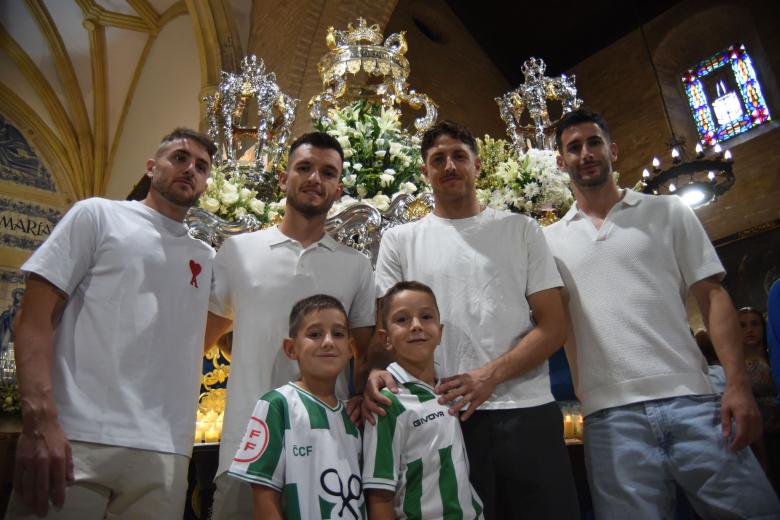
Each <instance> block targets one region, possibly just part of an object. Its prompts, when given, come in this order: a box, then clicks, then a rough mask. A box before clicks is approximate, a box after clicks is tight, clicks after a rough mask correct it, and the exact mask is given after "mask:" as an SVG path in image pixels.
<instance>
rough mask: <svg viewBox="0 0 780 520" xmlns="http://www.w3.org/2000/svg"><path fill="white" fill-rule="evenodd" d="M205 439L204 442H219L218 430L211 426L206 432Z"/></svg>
mask: <svg viewBox="0 0 780 520" xmlns="http://www.w3.org/2000/svg"><path fill="white" fill-rule="evenodd" d="M205 439H206V442H219V430H217V428H216V427H214V426H212V427H211V428H209V429H208V430H207V431H206V434H205Z"/></svg>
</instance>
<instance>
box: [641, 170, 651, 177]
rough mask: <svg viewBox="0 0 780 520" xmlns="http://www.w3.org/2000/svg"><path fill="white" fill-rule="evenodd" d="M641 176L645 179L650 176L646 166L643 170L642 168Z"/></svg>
mask: <svg viewBox="0 0 780 520" xmlns="http://www.w3.org/2000/svg"><path fill="white" fill-rule="evenodd" d="M642 177H643V178H645V179H647V178H648V177H650V172H649V171H648V169H647V168H645V169H644V170H642Z"/></svg>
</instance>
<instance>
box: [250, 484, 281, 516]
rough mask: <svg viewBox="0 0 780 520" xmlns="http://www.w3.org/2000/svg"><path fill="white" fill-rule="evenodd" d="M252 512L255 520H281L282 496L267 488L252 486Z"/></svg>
mask: <svg viewBox="0 0 780 520" xmlns="http://www.w3.org/2000/svg"><path fill="white" fill-rule="evenodd" d="M252 510H253V515H252V517H253V518H254V519H255V520H282V519H283V518H284V513H283V512H282V494H281V493H280V492H278V491H276V490H275V489H271V488H269V487H267V486H261V485H259V484H252Z"/></svg>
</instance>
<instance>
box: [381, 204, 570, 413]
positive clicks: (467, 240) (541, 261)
mask: <svg viewBox="0 0 780 520" xmlns="http://www.w3.org/2000/svg"><path fill="white" fill-rule="evenodd" d="M401 280H416V281H418V282H422V283H424V284H426V285H428V286H430V287H431V288H432V289H433V292H434V293H435V294H436V299H437V301H438V304H439V310H440V312H441V321H442V323H443V324H444V334H443V336H442V340H441V344H440V346H439V348H437V349H436V353H435V358H436V362H437V363H438V366H437V367H436V371H437V373H439V374H441V375H442V377H446V376H452V375H456V374H462V373H464V372H468V371H470V370H474V369H476V368H479V367H481V366H484V365H485V364H487V363H489V362H490V361H492V360H494V359H496V358H497V357H499V356H501V355H502V354H504V353H505V352H507V351H509V350H511V349H512V348H513V347H514V346H515V345H516V344H517V342H518V341H519V340H520V338H522V336H523V335H525V334H527V333H528V331H529V330H531V328H532V327H533V324H532V322H531V316H530V307H529V305H528V300H527V297H528V296H529V295H531V294H534V293H536V292H539V291H542V290H544V289H550V288H553V287H560V286H562V285H563V284H562V282H561V278H560V276H559V275H558V271H557V270H556V268H555V261H554V260H553V257H552V255H551V254H550V250H549V248H548V247H547V243H546V241H545V239H544V235H543V234H542V230H541V229H540V228H539V225H538V224H537V223H536V222H535V221H534V220H532V219H530V218H528V217H526V216H524V215H518V214H514V213H510V212H508V211H497V210H494V209H492V208H486V209H484V210H483V211H482V212H480V213H479V214H478V215H476V216H474V217H470V218H464V219H455V220H450V219H444V218H440V217H437V216H436V215H434V214H432V213H431V214H429V215H427V216H426V217H424V218H422V219H420V220H418V221H417V222H411V223H409V224H403V225H401V226H398V227H394V228H390V229H388V230H387V231H385V233H384V235H383V236H382V243H381V245H380V248H379V258H378V259H377V263H376V282H377V290H378V294H377V296H378V297H381V296H383V295H384V294H385V292H386V291H387V290H388V289H389V288H390V287H392V286H393V285H394V284H395V283H396V282H399V281H401ZM551 401H553V396H552V393H551V391H550V377H549V373H548V369H547V362H546V361H545V362H544V363H542V364H541V365H539V366H538V367H536V368H534V369H532V370H529V371H528V372H526V373H525V374H523V375H522V376H520V377H517V378H515V379H512V380H510V381H506V382H504V383H501V384H500V385H498V386H496V389H495V391H494V392H493V394H492V395H491V396H490V398H489V399H488V400H487V401H485V402H484V403H483V404H482V405H481V406H480V409H491V410H493V409H510V408H523V407H531V406H539V405H542V404H546V403H549V402H551Z"/></svg>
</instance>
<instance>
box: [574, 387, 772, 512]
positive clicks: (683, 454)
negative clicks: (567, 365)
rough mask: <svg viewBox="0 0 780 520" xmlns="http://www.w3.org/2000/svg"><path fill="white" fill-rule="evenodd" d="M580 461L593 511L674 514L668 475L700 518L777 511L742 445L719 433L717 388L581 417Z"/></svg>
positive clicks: (758, 469) (753, 460)
mask: <svg viewBox="0 0 780 520" xmlns="http://www.w3.org/2000/svg"><path fill="white" fill-rule="evenodd" d="M584 442H585V466H586V468H587V471H588V482H589V484H590V489H591V494H592V498H593V507H594V510H595V513H596V517H597V518H603V519H610V520H611V519H616V518H630V519H631V520H640V519H644V518H647V519H653V520H656V519H659V518H674V508H675V504H674V497H675V493H676V490H675V482H676V483H677V484H678V485H679V486H680V488H681V489H682V490H683V491H684V492H685V494H686V496H687V497H688V499H689V501H690V503H691V505H692V506H693V508H694V509H695V510H696V512H697V513H698V514H699V515H701V516H702V517H704V518H719V519H720V518H775V519H777V518H780V502H778V499H777V496H776V495H775V492H774V490H773V489H772V487H771V485H770V484H769V481H768V480H767V478H766V476H765V475H764V472H763V470H762V469H761V466H760V465H759V464H758V461H757V460H756V458H755V457H754V456H753V453H752V452H751V451H750V449H749V448H745V449H742V450H740V451H739V452H737V453H732V452H731V451H730V450H729V448H728V444H727V442H728V441H727V440H726V439H724V438H723V434H722V429H721V419H720V396H717V395H705V396H683V397H673V398H669V399H660V400H657V401H646V402H643V403H635V404H630V405H626V406H620V407H616V408H608V409H605V410H600V411H598V412H595V413H592V414H590V415H588V416H587V417H585V439H584Z"/></svg>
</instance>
